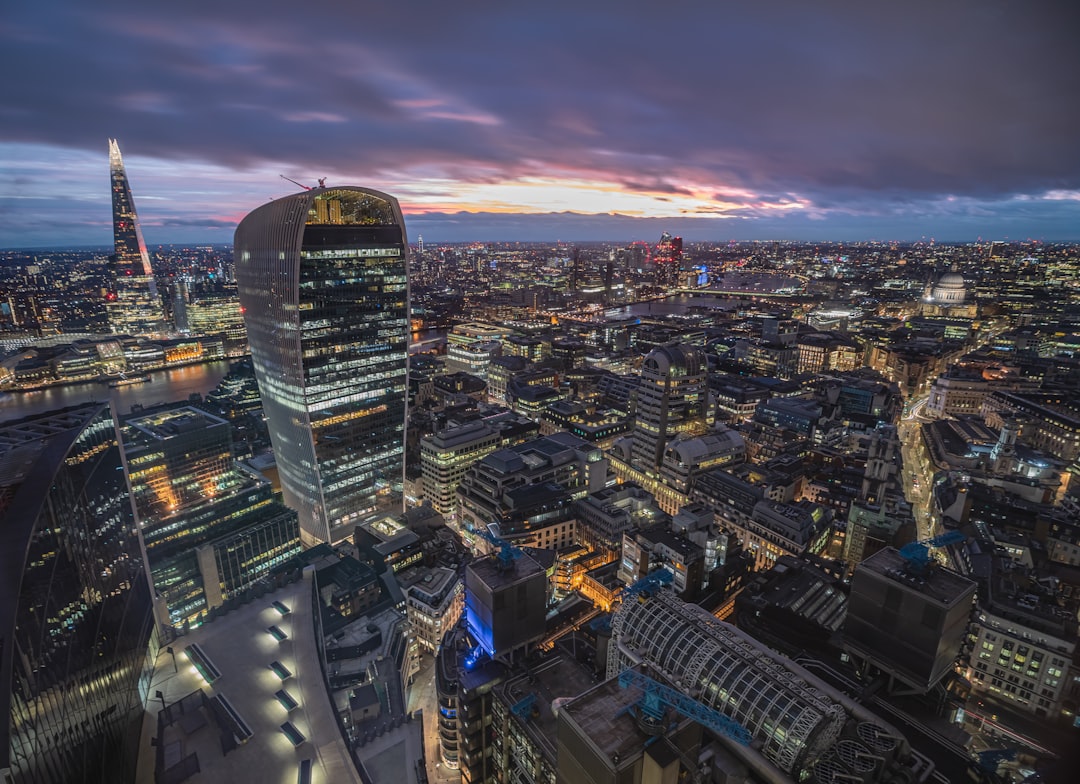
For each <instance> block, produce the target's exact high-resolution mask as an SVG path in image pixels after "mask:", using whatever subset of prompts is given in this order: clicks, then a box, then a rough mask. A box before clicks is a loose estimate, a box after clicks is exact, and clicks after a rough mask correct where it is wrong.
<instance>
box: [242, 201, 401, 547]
mask: <svg viewBox="0 0 1080 784" xmlns="http://www.w3.org/2000/svg"><path fill="white" fill-rule="evenodd" d="M408 247H409V246H408V241H407V240H406V237H405V223H404V220H403V218H402V216H401V209H400V207H399V206H398V203H397V200H396V199H394V198H393V197H392V196H388V195H386V194H385V193H379V192H378V191H372V190H366V189H364V188H356V187H342V188H316V189H312V190H308V191H305V192H303V193H298V194H295V195H293V196H287V197H285V198H282V199H277V200H275V201H272V202H270V203H269V204H264V205H263V206H261V207H259V208H258V209H256V210H254V211H253V212H252V213H251V214H249V215H248V216H247V217H246V218H244V220H243V221H241V223H240V225H239V227H237V229H236V240H235V243H234V253H235V258H236V280H237V285H238V288H239V292H240V304H241V306H242V308H243V309H244V318H245V321H246V322H247V328H248V340H249V343H250V345H251V356H252V361H253V364H254V366H255V376H256V378H257V379H258V381H259V390H260V393H261V395H262V399H263V408H264V411H265V412H266V418H267V422H268V425H269V428H270V439H271V442H272V443H273V446H274V454H275V456H276V458H277V464H278V472H279V474H280V476H281V485H282V490H283V492H284V495H285V502H286V503H287V504H288V505H289V506H290V507H292V508H293V509H295V510H296V511H297V513H298V514H299V515H300V532H301V539H302V541H303V542H304V544H305V545H312V544H316V543H319V542H327V541H337V540H339V539H342V538H344V537H346V536H348V535H350V534H351V528H352V525H351V524H353V523H355V522H357V521H358V520H360V519H362V518H363V517H364V516H366V515H368V514H370V513H374V512H380V511H401V508H402V499H403V495H402V485H403V482H404V473H405V459H404V456H405V408H406V393H407V377H406V374H407V368H408V341H409V312H408V304H409V292H408V283H407V273H406V269H407V265H408V257H407V256H408Z"/></svg>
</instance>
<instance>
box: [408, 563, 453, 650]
mask: <svg viewBox="0 0 1080 784" xmlns="http://www.w3.org/2000/svg"><path fill="white" fill-rule="evenodd" d="M463 589H464V584H463V583H462V580H461V577H460V576H459V575H458V573H457V572H455V571H454V570H453V569H447V568H446V567H441V566H440V567H437V568H435V569H431V570H430V571H428V572H427V573H426V574H425V575H424V576H423V577H422V578H421V579H420V580H418V581H417V582H415V583H413V584H412V585H410V586H409V587H408V588H407V589H406V590H405V611H406V613H408V616H409V621H410V622H411V623H412V629H413V633H414V634H416V641H417V643H419V646H420V649H421V650H424V651H427V652H428V653H437V652H438V650H439V648H440V647H441V646H442V642H443V638H444V637H445V636H446V635H447V634H449V633H450V632H451V631H452V630H453V628H454V627H455V626H456V625H457V622H458V621H459V620H461V613H462V610H463V609H464V607H465V597H464V590H463Z"/></svg>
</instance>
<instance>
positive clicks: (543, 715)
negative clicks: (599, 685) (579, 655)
mask: <svg viewBox="0 0 1080 784" xmlns="http://www.w3.org/2000/svg"><path fill="white" fill-rule="evenodd" d="M595 682H596V681H595V678H594V677H593V673H592V669H591V668H589V667H586V666H584V665H582V664H579V663H578V662H577V661H574V660H573V659H570V658H568V657H567V656H564V655H562V654H557V655H555V656H553V657H550V658H548V659H547V660H545V661H543V662H541V663H540V664H537V665H535V666H533V667H529V668H528V671H527V672H524V673H522V674H521V675H517V676H515V677H514V678H511V679H509V680H507V681H506V682H505V683H503V684H502V685H501V686H499V687H498V689H497V693H498V695H499V698H500V699H501V700H502V701H503V703H504V704H505V705H506V706H507V707H508V708H511V709H512V708H513V707H514V706H515V705H518V706H521V707H520V709H519V710H520V712H521V714H522V715H519V716H518V717H517V720H518V721H519V723H520V724H521V725H522V727H523V728H524V730H525V732H527V733H528V734H529V736H530V737H531V738H532V739H533V741H534V742H535V743H536V744H537V746H538V747H539V748H541V749H543V750H544V751H545V752H546V754H547V756H548V759H549V760H551V762H552V763H554V762H555V761H556V753H557V741H556V735H555V730H556V726H557V723H558V722H557V718H558V717H557V716H556V713H555V711H554V709H553V705H554V703H555V700H557V699H559V698H564V699H565V698H571V697H574V696H576V695H578V694H581V693H582V692H583V691H585V690H587V689H589V688H590V687H591V686H592V685H593V684H594V683H595ZM526 707H528V710H525V708H526Z"/></svg>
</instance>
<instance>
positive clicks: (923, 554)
mask: <svg viewBox="0 0 1080 784" xmlns="http://www.w3.org/2000/svg"><path fill="white" fill-rule="evenodd" d="M965 539H967V537H966V536H965V535H964V534H962V533H960V532H959V531H946V532H945V533H943V534H940V535H939V536H933V537H931V538H929V539H922V540H920V541H918V542H911V543H909V544H905V545H904V546H903V547H901V548H900V557H901V558H903V559H904V560H905V561H907V562H908V563H909V564H911V567H912V568H913V569H915V570H916V571H921V570H923V569H925V568H926V567H927V565H928V564H929V563H930V548H931V547H945V546H946V545H950V544H956V543H958V542H962V541H964V540H965Z"/></svg>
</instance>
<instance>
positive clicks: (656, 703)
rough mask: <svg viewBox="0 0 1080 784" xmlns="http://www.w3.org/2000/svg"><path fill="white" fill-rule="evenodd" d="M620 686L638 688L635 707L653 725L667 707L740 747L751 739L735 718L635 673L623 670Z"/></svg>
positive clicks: (661, 717)
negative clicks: (639, 690)
mask: <svg viewBox="0 0 1080 784" xmlns="http://www.w3.org/2000/svg"><path fill="white" fill-rule="evenodd" d="M619 686H621V687H622V688H624V689H627V688H630V687H631V686H633V687H635V688H638V689H641V691H642V692H643V696H642V698H641V701H640V702H638V706H639V707H640V709H641V712H642V713H643V714H644V715H645V717H646V718H647V719H650V720H651V721H653V722H655V723H660V722H661V721H663V718H664V708H666V707H670V708H673V709H675V711H676V712H678V713H679V714H680V715H682V716H686V717H687V718H690V719H693V720H694V721H696V722H697V723H698V724H701V725H702V726H704V727H708V728H709V729H710V730H712V731H713V732H716V733H717V734H719V735H723V736H724V737H725V738H730V739H731V740H733V741H735V742H736V743H740V744H742V745H743V746H749V745H750V741H751V740H753V737H752V736H751V735H750V730H748V729H746V727H744V726H743V725H741V724H739V722H737V721H735V720H734V719H730V718H728V717H727V716H725V715H724V714H723V713H721V712H720V711H718V710H716V709H715V708H710V707H709V706H708V705H705V704H703V703H701V702H699V701H697V700H695V699H693V698H692V697H690V696H688V695H686V694H683V693H682V692H681V691H677V690H675V689H673V688H671V687H670V686H665V685H664V684H662V683H660V682H659V681H656V680H653V679H652V678H650V677H649V676H648V675H643V674H642V673H640V672H637V671H636V670H623V671H622V672H621V673H619Z"/></svg>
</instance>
